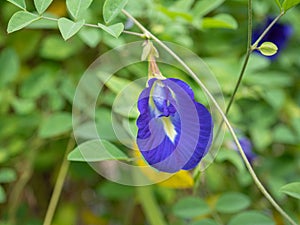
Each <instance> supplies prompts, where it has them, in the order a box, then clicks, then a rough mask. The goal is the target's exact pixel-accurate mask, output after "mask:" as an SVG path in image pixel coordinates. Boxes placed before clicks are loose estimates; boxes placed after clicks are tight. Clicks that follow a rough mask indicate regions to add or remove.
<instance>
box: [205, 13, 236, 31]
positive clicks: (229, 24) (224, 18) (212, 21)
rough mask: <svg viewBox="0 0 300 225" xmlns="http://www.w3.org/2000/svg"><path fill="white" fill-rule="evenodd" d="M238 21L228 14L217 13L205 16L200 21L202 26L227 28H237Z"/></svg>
mask: <svg viewBox="0 0 300 225" xmlns="http://www.w3.org/2000/svg"><path fill="white" fill-rule="evenodd" d="M237 27H238V23H237V22H236V20H235V19H234V18H233V17H232V16H231V15H229V14H218V15H216V16H214V17H205V18H203V21H202V28H204V29H208V28H227V29H237Z"/></svg>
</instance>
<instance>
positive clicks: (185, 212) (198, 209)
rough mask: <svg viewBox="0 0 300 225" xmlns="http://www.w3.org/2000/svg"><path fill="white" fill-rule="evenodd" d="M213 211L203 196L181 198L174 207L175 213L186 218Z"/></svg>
mask: <svg viewBox="0 0 300 225" xmlns="http://www.w3.org/2000/svg"><path fill="white" fill-rule="evenodd" d="M210 211H211V209H210V208H209V206H208V205H207V203H206V202H205V201H203V200H202V199H201V198H197V197H185V198H182V199H180V200H179V201H178V202H176V204H175V205H174V207H173V213H174V214H175V215H176V216H178V217H180V218H184V219H191V218H194V217H198V216H203V215H205V214H208V213H209V212H210Z"/></svg>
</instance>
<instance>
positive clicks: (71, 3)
mask: <svg viewBox="0 0 300 225" xmlns="http://www.w3.org/2000/svg"><path fill="white" fill-rule="evenodd" d="M92 2H93V0H66V4H67V8H68V10H69V12H70V13H71V15H72V16H73V17H74V18H75V19H77V18H78V17H80V16H82V14H83V13H84V12H85V10H87V9H88V7H89V6H90V5H91V3H92Z"/></svg>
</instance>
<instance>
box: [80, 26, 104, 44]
mask: <svg viewBox="0 0 300 225" xmlns="http://www.w3.org/2000/svg"><path fill="white" fill-rule="evenodd" d="M78 35H79V37H80V39H81V40H82V41H83V42H84V43H85V44H87V45H88V46H89V47H91V48H94V47H96V46H97V45H98V44H99V42H100V40H101V33H100V31H99V30H97V29H93V28H90V27H83V28H82V29H81V30H80V32H79V33H78Z"/></svg>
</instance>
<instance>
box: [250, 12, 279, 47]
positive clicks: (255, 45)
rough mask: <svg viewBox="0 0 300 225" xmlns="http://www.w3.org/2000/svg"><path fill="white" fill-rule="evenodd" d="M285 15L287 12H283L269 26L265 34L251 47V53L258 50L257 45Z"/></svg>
mask: <svg viewBox="0 0 300 225" xmlns="http://www.w3.org/2000/svg"><path fill="white" fill-rule="evenodd" d="M284 14H285V12H284V11H283V12H281V13H280V14H279V15H278V16H277V17H276V18H275V19H274V20H273V21H272V22H271V23H270V24H269V26H268V27H267V28H266V29H265V30H264V32H263V33H262V34H261V35H260V36H259V37H258V38H257V40H256V41H255V42H254V44H253V45H252V46H251V51H253V50H255V49H256V48H257V45H258V44H259V42H260V41H261V40H262V39H263V38H264V37H265V36H266V34H267V33H268V32H269V31H270V29H271V28H272V27H273V26H274V24H275V23H276V22H277V21H278V20H279V19H280V18H281V17H282V16H283V15H284Z"/></svg>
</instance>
